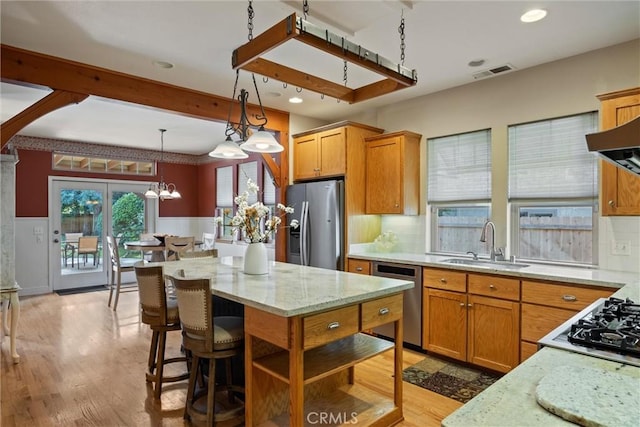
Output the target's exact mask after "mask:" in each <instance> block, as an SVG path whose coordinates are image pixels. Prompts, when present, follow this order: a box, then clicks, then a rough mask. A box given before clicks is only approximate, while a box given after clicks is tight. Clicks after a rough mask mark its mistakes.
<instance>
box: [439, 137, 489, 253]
mask: <svg viewBox="0 0 640 427" xmlns="http://www.w3.org/2000/svg"><path fill="white" fill-rule="evenodd" d="M427 151H428V153H427V155H428V165H429V166H428V187H427V203H428V204H429V206H430V208H431V213H432V215H431V220H430V222H431V251H432V252H446V253H463V254H464V253H466V252H467V251H474V252H476V253H482V254H485V253H488V246H486V244H482V243H480V234H481V232H482V226H483V224H484V222H485V221H486V220H487V219H488V218H489V217H490V199H491V132H490V131H489V130H488V129H487V130H481V131H476V132H469V133H464V134H459V135H451V136H445V137H440V138H432V139H429V140H427Z"/></svg>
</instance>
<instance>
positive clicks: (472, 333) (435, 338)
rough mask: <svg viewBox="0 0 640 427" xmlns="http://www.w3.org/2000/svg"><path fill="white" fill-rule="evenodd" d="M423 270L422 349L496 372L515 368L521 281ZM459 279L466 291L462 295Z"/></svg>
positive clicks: (429, 269) (518, 348)
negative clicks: (462, 281)
mask: <svg viewBox="0 0 640 427" xmlns="http://www.w3.org/2000/svg"><path fill="white" fill-rule="evenodd" d="M424 270H425V272H424V274H423V285H424V288H425V289H424V293H423V331H424V332H423V346H424V349H425V350H427V351H432V352H434V353H437V354H441V355H443V356H447V357H451V358H453V359H457V360H461V361H466V362H470V363H473V364H475V365H478V366H483V367H486V368H489V369H493V370H495V371H498V372H508V371H510V370H511V369H513V368H515V367H516V366H517V365H518V362H519V355H520V303H519V302H518V301H519V298H520V291H519V290H520V282H519V281H518V280H515V279H510V278H504V277H499V276H491V275H480V274H464V273H460V272H451V271H447V270H439V269H431V268H425V269H424ZM461 275H463V276H464V277H465V278H466V282H467V284H468V289H469V292H460V290H461V279H462V276H461ZM446 286H455V288H456V291H449V290H444V289H443V287H446ZM471 292H473V293H471ZM493 295H496V296H500V298H496V297H493ZM507 298H509V299H507ZM510 299H512V300H510Z"/></svg>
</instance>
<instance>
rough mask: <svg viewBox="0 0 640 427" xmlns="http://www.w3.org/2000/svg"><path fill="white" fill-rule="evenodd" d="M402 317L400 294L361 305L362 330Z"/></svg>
mask: <svg viewBox="0 0 640 427" xmlns="http://www.w3.org/2000/svg"><path fill="white" fill-rule="evenodd" d="M401 317H402V294H397V295H392V296H390V297H385V298H379V299H376V300H373V301H368V302H365V303H362V329H370V328H375V327H376V326H380V325H384V324H385V323H389V322H393V321H395V320H398V319H399V318H401Z"/></svg>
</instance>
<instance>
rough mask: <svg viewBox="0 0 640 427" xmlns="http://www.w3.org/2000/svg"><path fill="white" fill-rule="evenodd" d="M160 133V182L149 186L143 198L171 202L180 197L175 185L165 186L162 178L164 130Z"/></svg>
mask: <svg viewBox="0 0 640 427" xmlns="http://www.w3.org/2000/svg"><path fill="white" fill-rule="evenodd" d="M158 130H159V131H160V166H159V169H160V182H157V183H156V182H154V183H152V184H151V185H149V189H148V190H147V192H146V193H144V197H146V198H147V199H160V200H173V199H181V198H182V195H181V194H180V192H179V191H178V190H177V189H176V185H175V184H173V183H170V184H167V183H165V182H164V177H163V176H162V168H163V163H164V133H165V132H166V131H167V130H166V129H158Z"/></svg>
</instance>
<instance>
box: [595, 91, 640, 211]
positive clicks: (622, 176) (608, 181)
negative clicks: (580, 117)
mask: <svg viewBox="0 0 640 427" xmlns="http://www.w3.org/2000/svg"><path fill="white" fill-rule="evenodd" d="M598 99H599V100H600V101H601V104H600V116H601V122H600V123H601V126H600V128H601V130H607V129H611V128H614V127H616V126H620V125H622V124H624V123H626V122H628V121H630V120H631V119H633V118H635V117H638V116H640V88H634V89H627V90H621V91H617V92H612V93H607V94H603V95H599V96H598ZM600 167H601V169H600V170H601V184H602V187H601V198H600V200H601V210H602V215H603V216H609V215H640V177H639V176H637V175H634V174H633V173H631V172H629V171H626V170H624V169H622V168H619V167H617V166H615V165H613V164H611V163H609V162H606V161H601V162H600Z"/></svg>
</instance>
